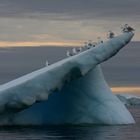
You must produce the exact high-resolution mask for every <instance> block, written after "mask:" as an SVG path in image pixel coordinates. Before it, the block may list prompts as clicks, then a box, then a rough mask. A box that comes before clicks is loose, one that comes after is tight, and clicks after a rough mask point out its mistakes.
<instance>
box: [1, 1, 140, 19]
mask: <svg viewBox="0 0 140 140" xmlns="http://www.w3.org/2000/svg"><path fill="white" fill-rule="evenodd" d="M0 7H1V8H0V16H15V17H24V16H25V17H27V16H28V17H32V18H33V17H39V16H44V15H46V14H47V16H48V14H52V15H54V14H58V15H61V16H60V17H61V18H64V19H67V18H68V17H69V18H74V19H76V18H82V19H83V18H88V19H89V18H95V17H96V18H100V17H101V18H103V17H116V18H117V17H124V18H125V17H134V16H135V17H139V13H140V10H139V7H140V1H139V0H12V1H11V0H0Z"/></svg>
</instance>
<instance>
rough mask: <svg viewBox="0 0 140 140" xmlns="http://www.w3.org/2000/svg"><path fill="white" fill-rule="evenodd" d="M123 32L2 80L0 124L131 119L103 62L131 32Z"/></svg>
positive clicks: (71, 122)
mask: <svg viewBox="0 0 140 140" xmlns="http://www.w3.org/2000/svg"><path fill="white" fill-rule="evenodd" d="M133 35H134V33H133V32H125V33H123V34H121V35H119V36H117V37H114V38H112V39H110V40H108V41H106V42H104V43H100V44H99V45H97V46H96V47H94V48H91V49H89V50H86V51H84V52H81V53H79V54H77V55H75V56H72V57H69V58H66V59H64V60H61V61H59V62H57V63H54V64H52V65H50V66H48V67H44V68H42V69H40V70H37V71H35V72H32V73H30V74H27V75H25V76H22V77H20V78H18V79H16V80H13V81H11V82H8V83H6V84H3V85H1V86H0V125H52V124H109V125H114V124H130V123H134V122H135V121H134V119H133V117H132V116H131V114H130V113H129V111H128V110H127V109H126V108H125V106H124V105H123V103H121V101H120V100H119V99H118V98H117V97H116V96H115V95H113V94H112V92H111V90H110V88H109V87H108V85H107V83H106V81H105V80H104V77H103V74H102V71H101V68H100V65H99V64H100V63H102V62H104V61H106V60H108V59H109V58H111V57H112V56H114V55H115V54H116V53H117V52H118V51H119V50H120V49H121V48H123V47H124V46H125V45H126V44H127V43H128V42H129V41H130V40H131V38H132V37H133Z"/></svg>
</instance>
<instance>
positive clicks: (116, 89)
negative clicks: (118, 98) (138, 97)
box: [111, 87, 140, 94]
mask: <svg viewBox="0 0 140 140" xmlns="http://www.w3.org/2000/svg"><path fill="white" fill-rule="evenodd" d="M111 90H112V92H114V93H138V94H140V87H111Z"/></svg>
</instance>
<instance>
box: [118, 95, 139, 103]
mask: <svg viewBox="0 0 140 140" xmlns="http://www.w3.org/2000/svg"><path fill="white" fill-rule="evenodd" d="M116 96H117V97H118V98H119V99H120V100H121V102H122V103H123V104H124V105H126V106H140V96H137V95H132V94H116Z"/></svg>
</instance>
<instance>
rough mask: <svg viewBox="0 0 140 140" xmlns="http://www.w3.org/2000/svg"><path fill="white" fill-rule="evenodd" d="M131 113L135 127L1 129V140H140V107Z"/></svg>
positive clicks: (133, 109) (95, 126)
mask: <svg viewBox="0 0 140 140" xmlns="http://www.w3.org/2000/svg"><path fill="white" fill-rule="evenodd" d="M130 111H131V112H132V114H133V116H134V118H135V120H136V124H134V125H120V126H102V125H99V126H97V125H93V126H48V127H43V126H42V127H0V140H140V107H135V108H134V107H133V108H131V109H130Z"/></svg>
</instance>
